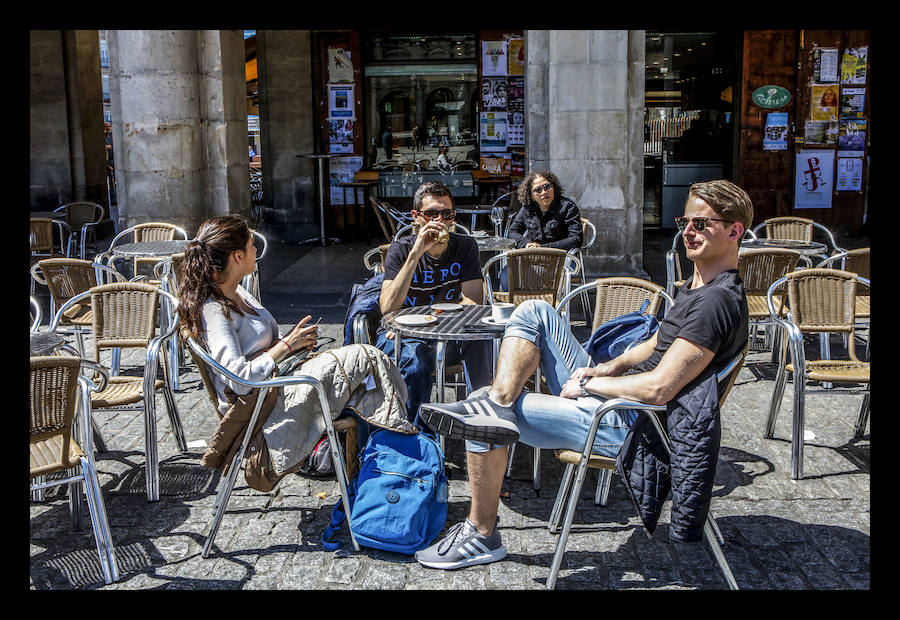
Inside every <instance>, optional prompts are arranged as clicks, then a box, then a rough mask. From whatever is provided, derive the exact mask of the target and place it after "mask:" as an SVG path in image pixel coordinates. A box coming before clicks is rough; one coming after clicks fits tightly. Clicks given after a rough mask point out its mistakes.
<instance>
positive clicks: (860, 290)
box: [817, 248, 871, 322]
mask: <svg viewBox="0 0 900 620" xmlns="http://www.w3.org/2000/svg"><path fill="white" fill-rule="evenodd" d="M870 254H871V252H870V248H857V249H855V250H846V251H844V252H841V253H840V254H835V255H834V256H830V257H828V258H826V259H825V260H823V261H822V262H821V263H819V264H818V265H817V266H818V267H822V268H826V267H830V268H837V269H841V270H842V271H849V272H850V273H855V274H856V275H858V276H862V277H863V278H865V279H867V280H868V279H869V278H870V275H871V274H870ZM853 313H854V315H855V316H856V320H857V322H859V320H860V319H863V320H868V319H869V318H871V301H870V299H869V287H868V286H866V285H865V284H862V283H860V284H858V285H857V287H856V306H855V308H854V311H853Z"/></svg>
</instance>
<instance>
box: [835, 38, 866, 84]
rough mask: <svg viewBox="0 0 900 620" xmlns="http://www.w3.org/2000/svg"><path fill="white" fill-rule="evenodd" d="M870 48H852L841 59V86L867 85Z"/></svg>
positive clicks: (845, 51)
mask: <svg viewBox="0 0 900 620" xmlns="http://www.w3.org/2000/svg"><path fill="white" fill-rule="evenodd" d="M868 58H869V48H868V46H865V47H850V48H847V49H846V50H844V57H843V58H842V59H841V84H865V83H866V65H867V63H868Z"/></svg>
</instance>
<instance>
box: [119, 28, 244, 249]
mask: <svg viewBox="0 0 900 620" xmlns="http://www.w3.org/2000/svg"><path fill="white" fill-rule="evenodd" d="M108 41H109V53H110V103H111V110H112V117H113V122H112V128H113V143H114V144H115V145H116V175H117V183H118V190H119V200H118V209H119V229H120V230H122V229H124V228H127V227H130V226H133V225H135V224H138V223H141V222H148V221H160V220H161V221H166V222H170V223H173V224H177V225H179V226H181V227H183V228H184V229H185V230H186V231H187V232H188V234H189V235H193V234H195V233H196V231H197V228H198V226H199V224H200V223H201V222H202V221H203V220H205V219H207V218H208V217H210V216H212V215H217V214H222V213H229V212H230V213H242V214H245V215H246V214H247V213H248V207H249V202H250V198H249V186H248V184H249V164H248V162H247V157H246V154H247V145H246V141H247V119H246V114H244V113H242V112H244V111H245V104H244V103H243V100H242V99H240V95H238V93H241V94H242V95H243V96H244V97H245V96H246V86H245V82H244V79H243V77H242V76H243V37H242V35H241V33H240V31H239V30H238V31H228V32H219V31H196V30H165V31H163V30H152V31H151V30H110V31H108ZM239 76H240V77H239ZM239 101H240V102H241V103H238V102H239ZM244 187H246V189H242V188H244Z"/></svg>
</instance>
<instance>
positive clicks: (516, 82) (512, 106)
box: [506, 77, 525, 146]
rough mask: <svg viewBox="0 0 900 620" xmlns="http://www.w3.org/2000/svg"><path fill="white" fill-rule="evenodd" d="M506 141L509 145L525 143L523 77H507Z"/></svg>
mask: <svg viewBox="0 0 900 620" xmlns="http://www.w3.org/2000/svg"><path fill="white" fill-rule="evenodd" d="M508 93H509V95H508V99H507V103H506V110H507V120H508V121H509V122H508V124H507V136H506V142H507V144H509V145H510V146H522V145H524V144H525V78H522V77H511V78H509V89H508Z"/></svg>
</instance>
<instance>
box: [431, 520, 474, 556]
mask: <svg viewBox="0 0 900 620" xmlns="http://www.w3.org/2000/svg"><path fill="white" fill-rule="evenodd" d="M477 531H478V530H476V529H475V528H474V527H471V526H470V525H469V522H468V520H466V521H460V522H459V523H457V524H456V525H454V526H453V527H451V528H450V529H449V530H447V536H446V537H445V538H444V540H442V541H441V542H440V544H439V545H438V548H437V552H438V553H439V554H441V555H443V554H445V553H447V552H448V551H449V550H450V548H451V547H453V546H454V545H455V544H456V541H458V540H462V539H465V538H467V537H469V536H471V535H472V533H473V532H477Z"/></svg>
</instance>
